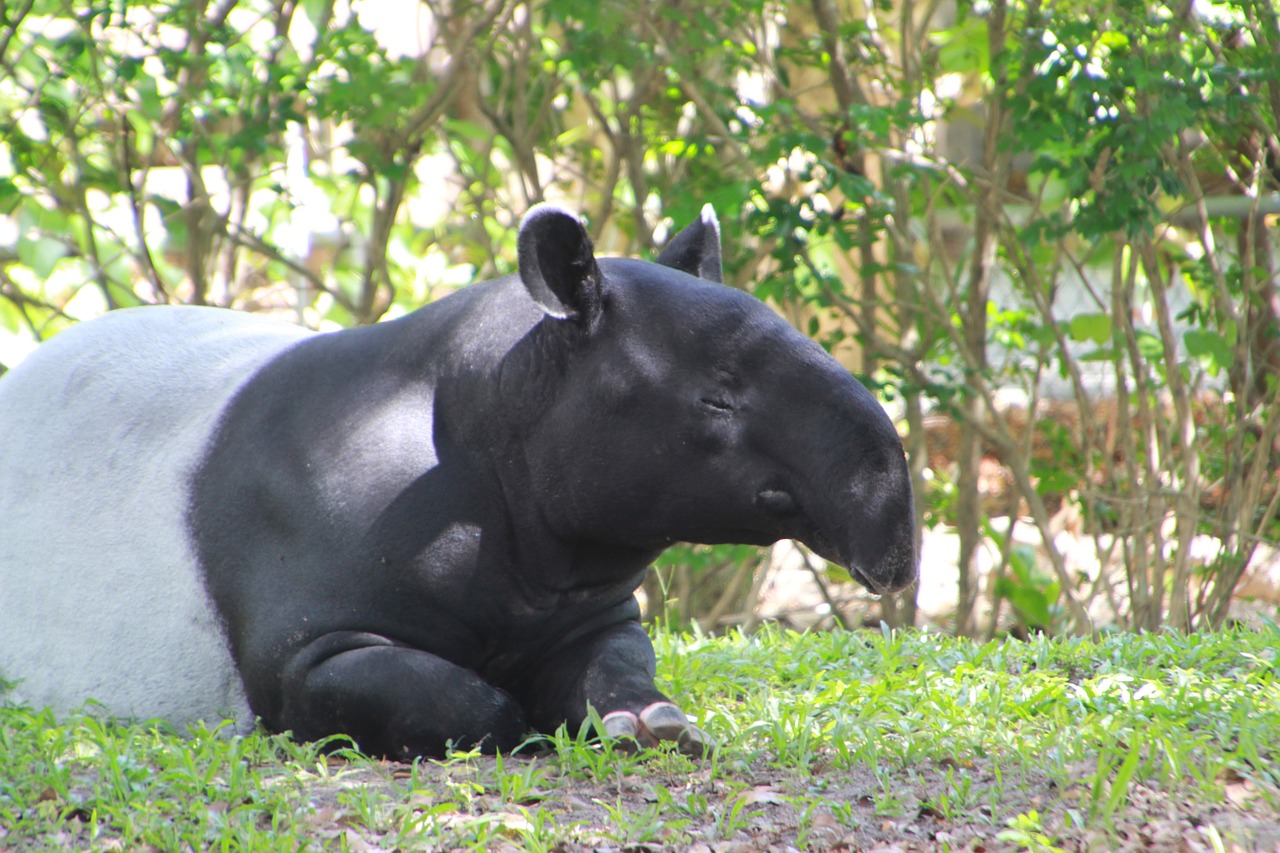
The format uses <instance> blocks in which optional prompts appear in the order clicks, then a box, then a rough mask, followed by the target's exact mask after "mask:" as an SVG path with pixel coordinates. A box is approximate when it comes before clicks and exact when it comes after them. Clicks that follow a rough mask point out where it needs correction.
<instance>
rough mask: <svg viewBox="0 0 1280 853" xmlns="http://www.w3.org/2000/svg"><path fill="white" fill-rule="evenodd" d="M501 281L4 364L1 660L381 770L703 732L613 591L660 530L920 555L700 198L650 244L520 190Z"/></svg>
mask: <svg viewBox="0 0 1280 853" xmlns="http://www.w3.org/2000/svg"><path fill="white" fill-rule="evenodd" d="M517 242H518V250H519V272H518V274H516V275H511V276H507V277H505V278H500V279H496V280H493V281H488V282H485V283H481V284H476V285H473V286H470V287H467V288H464V289H462V290H460V291H459V292H457V293H455V294H454V295H452V296H450V297H448V298H445V299H442V300H440V301H438V302H435V303H432V304H430V305H428V306H426V307H424V308H422V309H420V310H418V311H416V312H414V313H411V314H409V315H407V316H404V317H402V318H399V319H396V320H394V321H391V322H386V323H381V324H378V325H376V326H370V327H365V328H358V329H350V330H346V331H339V332H332V333H324V334H317V333H312V332H308V331H306V330H303V329H300V328H295V327H292V326H289V325H285V324H279V323H275V322H272V321H267V320H263V319H259V318H254V317H250V316H246V315H243V314H239V313H235V312H232V311H226V310H220V309H213V308H198V307H147V308H137V309H131V310H124V311H114V312H111V313H109V314H107V315H106V316H104V317H102V318H99V319H96V320H92V321H89V322H86V323H83V324H80V325H79V326H76V327H75V328H72V329H71V330H69V331H67V332H64V333H63V334H60V335H58V336H57V337H56V338H54V339H52V340H51V341H49V342H48V343H46V344H43V345H42V346H40V347H39V348H38V349H37V351H36V352H35V353H34V354H33V355H32V356H31V357H30V358H29V359H28V360H27V361H26V362H24V363H23V364H22V365H21V366H19V367H18V368H16V369H15V370H13V371H11V372H10V373H9V374H7V375H5V376H4V377H3V379H0V678H3V679H5V680H8V681H13V682H16V685H17V686H16V687H15V688H14V694H15V696H16V697H17V699H18V700H20V701H24V702H27V703H31V704H33V705H40V706H53V707H55V708H57V709H60V710H67V709H73V708H76V707H78V706H80V705H81V704H82V703H84V702H85V701H86V700H90V699H92V700H96V701H97V702H100V703H102V705H104V706H105V708H106V709H107V711H109V712H111V713H112V714H115V715H119V716H123V717H137V718H155V717H163V718H168V719H170V720H172V721H174V722H175V723H178V724H184V723H190V722H192V721H195V720H197V719H204V720H209V721H213V720H220V719H222V718H224V717H228V716H229V717H233V718H235V719H237V720H239V721H240V722H241V723H242V724H244V725H251V724H252V721H253V720H254V719H255V718H257V719H259V720H261V722H262V724H263V725H265V726H266V727H267V728H268V729H271V730H273V731H286V730H287V731H292V732H293V733H294V735H295V736H296V737H299V738H304V739H315V738H321V737H325V736H327V735H331V734H335V733H344V734H347V735H350V736H351V737H353V738H354V739H355V740H356V742H357V743H358V744H359V745H360V747H361V748H363V749H365V750H367V751H369V752H373V753H378V754H382V755H387V756H390V757H395V758H409V757H412V756H418V755H438V754H440V753H442V752H443V751H445V750H446V749H448V748H449V746H450V745H453V746H457V747H472V746H476V745H478V746H480V747H481V748H483V749H486V750H508V749H511V748H514V747H515V746H517V745H518V744H519V743H520V742H521V741H522V740H523V739H524V738H525V737H526V736H527V735H528V734H529V733H530V732H531V731H543V732H546V731H553V730H555V729H556V728H557V727H558V726H560V725H562V724H566V723H567V724H568V726H569V727H570V729H571V730H573V731H576V730H577V727H578V726H580V725H581V724H582V723H583V721H584V720H586V719H587V718H588V714H589V711H588V708H589V707H590V708H593V709H594V710H595V712H596V713H598V714H599V715H600V716H601V717H602V718H603V719H604V722H605V728H606V730H607V731H608V732H610V733H612V734H614V735H618V736H624V737H627V736H629V737H632V738H635V739H636V740H637V741H638V742H639V743H641V744H653V743H655V742H658V741H662V740H671V741H675V742H677V743H678V744H679V746H680V747H681V748H682V749H684V750H686V751H688V752H690V753H699V752H702V751H704V750H705V749H706V748H707V747H708V746H709V741H708V739H707V737H706V736H705V735H704V734H703V733H702V732H701V731H700V730H699V729H697V727H695V726H694V725H692V724H691V723H690V722H689V720H688V719H687V718H686V716H685V715H684V713H683V712H682V711H680V709H678V708H677V707H676V706H675V705H674V704H672V702H671V701H670V700H669V699H668V698H667V697H666V696H664V695H663V694H662V693H661V692H660V691H659V690H658V689H657V688H656V687H655V686H654V668H655V661H654V652H653V648H652V645H651V644H650V642H649V639H648V636H647V635H646V633H645V630H644V629H643V628H642V627H641V624H640V621H639V611H638V607H637V604H636V601H635V598H634V592H635V589H636V587H637V586H638V585H639V584H640V582H641V580H642V578H643V576H644V573H645V570H646V568H647V567H648V566H649V564H650V562H651V561H652V560H653V559H654V557H655V556H657V554H658V553H659V552H661V551H662V549H664V548H666V547H667V546H668V545H670V544H671V543H673V542H677V541H686V542H700V543H726V542H735V543H759V544H766V543H770V542H774V541H776V540H778V539H781V538H794V539H798V540H800V541H802V542H804V543H806V544H807V545H808V546H809V547H811V548H812V549H814V550H815V551H816V552H817V553H819V554H821V555H822V556H823V557H825V558H827V559H829V560H832V561H834V562H836V563H839V564H840V565H842V566H845V567H847V568H848V569H849V571H850V572H851V573H852V575H853V577H855V578H856V579H858V580H859V581H860V582H861V583H863V584H864V585H866V586H867V587H868V588H870V589H871V590H873V591H876V592H888V591H892V590H897V589H900V588H902V587H904V586H906V585H908V584H910V583H912V582H913V580H914V579H915V576H916V548H915V524H914V518H913V511H912V498H911V486H910V478H909V475H908V469H907V465H906V461H905V459H904V456H903V449H902V444H901V442H900V441H899V438H898V435H897V433H896V431H895V430H894V427H893V424H892V423H891V422H890V420H889V418H888V417H887V416H886V414H885V412H884V411H883V409H882V408H881V407H880V406H879V404H878V403H877V401H876V400H875V398H874V397H873V396H872V395H871V394H870V393H869V392H868V391H867V390H866V389H865V388H864V387H863V386H862V385H860V384H859V383H858V382H857V381H856V380H854V379H853V378H852V377H851V376H850V375H849V373H848V371H846V370H844V369H843V368H842V367H841V366H840V365H839V364H838V363H836V362H835V361H834V360H832V359H831V358H830V357H829V356H828V355H827V354H826V353H824V352H823V351H822V349H821V348H820V347H818V346H817V345H815V344H814V343H812V342H811V341H809V340H808V339H807V338H805V337H804V336H803V335H801V334H799V333H798V332H796V331H795V330H794V329H792V328H791V327H790V326H789V325H787V324H786V323H785V322H784V321H783V320H782V319H780V318H779V317H778V316H777V315H776V314H775V313H774V312H773V311H771V310H770V309H769V308H768V307H766V306H765V305H764V304H762V303H761V302H759V301H758V300H756V299H754V298H752V297H750V296H748V295H747V294H745V293H743V292H740V291H738V290H735V289H733V288H731V287H727V286H725V285H724V284H722V283H721V254H720V251H721V250H720V234H719V226H718V224H717V223H716V221H715V217H714V215H713V214H712V213H711V212H710V209H709V208H708V209H706V210H705V211H704V213H703V215H702V217H701V218H700V219H699V220H698V221H697V222H695V223H693V224H692V225H690V226H689V227H688V228H686V229H685V230H684V231H682V232H680V233H679V234H678V235H677V236H676V237H675V238H674V239H673V240H672V241H671V242H670V244H669V245H668V246H667V248H666V249H665V250H664V251H663V252H662V253H661V255H660V256H659V257H658V260H657V262H656V263H649V262H643V261H637V260H630V259H597V258H596V257H595V254H594V250H593V248H592V245H591V242H590V239H589V238H588V236H587V233H586V231H585V230H584V229H583V226H582V224H581V222H580V221H579V219H578V218H577V217H576V216H574V215H572V214H571V213H569V212H566V211H564V210H562V209H559V208H557V207H553V206H545V205H544V206H539V207H536V208H534V209H533V210H532V211H530V212H529V214H528V215H527V216H526V218H525V219H524V221H523V223H522V225H521V227H520V231H519V235H518V241H517Z"/></svg>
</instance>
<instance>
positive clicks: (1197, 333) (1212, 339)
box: [1182, 329, 1235, 376]
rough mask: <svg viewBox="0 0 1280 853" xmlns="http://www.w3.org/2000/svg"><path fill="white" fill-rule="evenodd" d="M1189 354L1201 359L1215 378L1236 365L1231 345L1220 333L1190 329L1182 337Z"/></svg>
mask: <svg viewBox="0 0 1280 853" xmlns="http://www.w3.org/2000/svg"><path fill="white" fill-rule="evenodd" d="M1182 338H1183V340H1184V341H1185V342H1186V345H1187V354H1188V355H1190V356H1191V357H1192V358H1196V359H1199V360H1200V362H1201V364H1203V365H1204V366H1205V368H1206V369H1207V370H1208V371H1209V372H1210V373H1211V374H1213V375H1214V376H1216V375H1217V374H1218V372H1219V371H1221V370H1229V369H1230V368H1231V365H1232V364H1234V363H1235V353H1234V352H1232V349H1231V343H1230V342H1229V341H1228V340H1227V339H1226V337H1225V336H1223V335H1222V334H1221V333H1219V332H1215V331H1211V330H1209V329H1188V330H1187V332H1186V333H1185V334H1184V335H1183V336H1182Z"/></svg>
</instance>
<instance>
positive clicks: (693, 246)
mask: <svg viewBox="0 0 1280 853" xmlns="http://www.w3.org/2000/svg"><path fill="white" fill-rule="evenodd" d="M658 263H660V264H662V265H663V266H664V267H671V268H672V269H677V270H680V271H681V272H687V273H689V275H696V276H697V277H698V278H705V279H706V280H707V281H714V282H715V283H716V284H721V283H723V282H724V268H723V267H722V265H721V262H720V221H719V220H718V219H716V212H715V209H714V208H712V207H711V205H709V204H704V205H703V206H702V215H701V216H699V217H698V221H697V222H695V223H693V224H692V225H689V226H687V227H686V228H685V229H684V230H683V231H681V232H680V233H679V234H677V235H676V236H674V237H672V238H671V242H670V243H668V244H667V247H666V248H665V249H663V250H662V253H661V254H659V255H658Z"/></svg>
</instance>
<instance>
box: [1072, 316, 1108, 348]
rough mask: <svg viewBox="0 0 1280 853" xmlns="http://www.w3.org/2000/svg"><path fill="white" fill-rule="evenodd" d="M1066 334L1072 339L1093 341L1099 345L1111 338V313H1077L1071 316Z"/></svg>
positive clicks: (1082, 341)
mask: <svg viewBox="0 0 1280 853" xmlns="http://www.w3.org/2000/svg"><path fill="white" fill-rule="evenodd" d="M1067 334H1068V335H1070V336H1071V340H1073V341H1079V342H1080V343H1084V342H1086V341H1093V342H1094V343H1095V344H1098V345H1099V346H1101V345H1103V344H1105V343H1107V341H1109V340H1111V315H1110V314H1077V315H1076V316H1074V317H1072V318H1071V323H1070V325H1069V326H1068V327H1067Z"/></svg>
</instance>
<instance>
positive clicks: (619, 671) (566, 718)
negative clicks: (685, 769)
mask: <svg viewBox="0 0 1280 853" xmlns="http://www.w3.org/2000/svg"><path fill="white" fill-rule="evenodd" d="M655 669H656V659H655V657H654V653H653V643H652V642H650V640H649V635H648V634H647V633H645V630H644V628H643V627H642V626H641V625H640V623H639V622H636V621H627V622H622V623H618V624H615V625H610V626H608V627H606V628H603V629H601V630H599V631H596V632H594V633H591V634H588V635H586V636H584V637H580V638H577V639H575V640H574V641H573V642H572V643H571V644H569V645H568V646H563V647H560V648H558V649H556V651H555V653H554V654H553V655H552V656H551V657H550V659H549V660H548V661H547V663H546V664H545V666H544V667H543V668H542V671H541V672H540V673H539V675H538V677H537V678H536V679H535V680H534V683H533V684H534V686H533V687H532V688H531V692H532V694H533V695H532V696H531V697H530V700H529V703H528V707H529V708H530V712H531V716H532V721H533V723H534V726H535V727H536V728H538V729H540V730H542V731H552V730H554V729H555V728H557V727H558V726H559V725H560V724H561V723H566V724H567V725H568V727H569V731H571V732H576V731H578V730H579V728H580V727H581V726H582V724H583V722H584V721H585V720H586V719H587V713H588V711H587V709H588V707H591V708H594V709H595V711H596V713H598V714H599V715H600V716H601V717H602V718H603V721H604V725H605V731H606V733H607V734H609V735H612V736H614V737H619V738H634V740H635V741H636V742H637V743H638V744H639V745H640V746H646V747H648V746H656V745H658V743H660V742H662V741H671V742H674V743H675V744H676V745H677V746H678V747H679V749H680V751H681V752H683V753H685V754H687V755H694V756H701V755H705V754H706V753H707V752H710V751H711V750H712V749H713V748H714V744H713V743H712V741H711V739H710V738H709V737H708V736H707V734H706V733H705V732H703V731H702V730H701V729H699V728H697V727H696V726H694V725H693V724H692V723H690V722H689V720H688V718H687V717H685V715H684V712H683V711H681V710H680V709H679V708H678V707H676V705H675V704H674V703H672V701H671V700H670V699H668V698H667V697H666V696H664V695H663V694H662V693H661V692H660V691H659V690H658V689H657V688H656V687H655V686H654V684H653V679H654V673H655Z"/></svg>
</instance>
